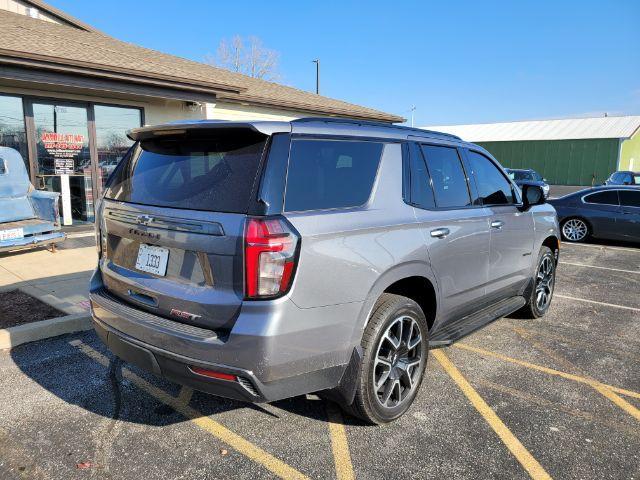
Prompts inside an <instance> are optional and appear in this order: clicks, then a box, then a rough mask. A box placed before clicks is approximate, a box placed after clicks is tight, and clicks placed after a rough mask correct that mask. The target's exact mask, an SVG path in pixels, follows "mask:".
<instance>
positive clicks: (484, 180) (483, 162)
mask: <svg viewBox="0 0 640 480" xmlns="http://www.w3.org/2000/svg"><path fill="white" fill-rule="evenodd" d="M468 156H469V163H470V164H471V169H472V170H473V173H474V175H475V178H476V184H477V187H478V194H479V195H480V198H481V200H482V204H483V205H509V204H512V203H515V198H514V195H513V189H512V188H511V183H509V181H508V180H507V178H506V177H505V176H504V175H503V174H502V171H501V170H500V169H499V168H498V167H497V166H496V164H495V163H493V162H492V161H491V160H490V159H489V158H487V157H485V156H484V155H482V154H480V153H478V152H474V151H471V150H470V151H469V155H468ZM526 174H527V177H528V178H525V179H524V180H531V178H532V176H531V173H529V172H526ZM516 178H517V177H516Z"/></svg>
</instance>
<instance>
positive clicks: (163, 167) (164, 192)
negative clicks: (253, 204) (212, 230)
mask: <svg viewBox="0 0 640 480" xmlns="http://www.w3.org/2000/svg"><path fill="white" fill-rule="evenodd" d="M264 143H265V137H264V136H263V135H260V134H257V133H254V132H249V131H247V130H241V131H232V130H225V132H224V134H223V135H222V134H220V135H216V134H214V133H211V132H209V133H208V134H207V135H206V136H204V135H202V136H200V135H198V134H187V135H176V136H170V137H162V138H154V139H151V140H143V141H142V142H140V144H139V145H137V146H136V148H135V149H134V150H133V153H132V154H131V155H129V156H127V157H125V159H123V163H122V164H121V165H120V167H119V168H118V169H116V171H115V172H114V175H113V177H111V179H110V181H109V183H108V188H107V191H106V192H105V196H106V197H107V198H111V199H114V200H119V201H123V202H132V203H141V204H145V205H156V206H161V207H172V208H186V209H192V210H210V211H217V212H232V213H244V212H246V211H247V208H248V206H249V200H250V196H251V192H252V186H253V183H254V181H255V178H256V175H257V172H258V168H259V165H260V157H261V154H262V150H263V147H264Z"/></svg>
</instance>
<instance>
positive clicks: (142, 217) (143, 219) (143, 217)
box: [136, 215, 153, 225]
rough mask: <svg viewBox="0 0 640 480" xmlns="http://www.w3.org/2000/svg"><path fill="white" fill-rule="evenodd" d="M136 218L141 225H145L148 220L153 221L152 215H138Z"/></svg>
mask: <svg viewBox="0 0 640 480" xmlns="http://www.w3.org/2000/svg"><path fill="white" fill-rule="evenodd" d="M136 220H137V221H138V223H139V224H141V225H147V224H148V223H149V222H152V221H153V217H151V216H149V215H138V218H137V219H136Z"/></svg>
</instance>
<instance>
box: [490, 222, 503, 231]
mask: <svg viewBox="0 0 640 480" xmlns="http://www.w3.org/2000/svg"><path fill="white" fill-rule="evenodd" d="M503 225H504V222H503V221H502V220H494V221H493V222H491V228H495V229H496V230H500V229H501V228H502V226H503Z"/></svg>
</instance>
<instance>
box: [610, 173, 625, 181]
mask: <svg viewBox="0 0 640 480" xmlns="http://www.w3.org/2000/svg"><path fill="white" fill-rule="evenodd" d="M623 176H624V173H620V172H618V173H614V174H613V175H611V181H612V182H616V183H619V182H622V177H623Z"/></svg>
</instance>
